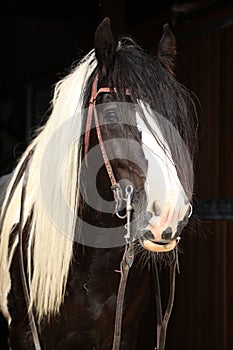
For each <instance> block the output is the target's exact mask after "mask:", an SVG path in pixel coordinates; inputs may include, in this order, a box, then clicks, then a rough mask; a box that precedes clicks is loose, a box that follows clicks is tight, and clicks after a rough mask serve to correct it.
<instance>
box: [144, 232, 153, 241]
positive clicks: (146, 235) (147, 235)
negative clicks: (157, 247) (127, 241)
mask: <svg viewBox="0 0 233 350" xmlns="http://www.w3.org/2000/svg"><path fill="white" fill-rule="evenodd" d="M143 237H144V238H146V239H149V240H154V239H155V237H154V235H153V234H152V232H151V231H149V230H148V231H146V233H144V235H143Z"/></svg>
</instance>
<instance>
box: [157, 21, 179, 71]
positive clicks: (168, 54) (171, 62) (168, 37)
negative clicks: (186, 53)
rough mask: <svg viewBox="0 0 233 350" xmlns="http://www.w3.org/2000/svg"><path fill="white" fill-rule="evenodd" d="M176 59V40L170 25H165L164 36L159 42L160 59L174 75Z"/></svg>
mask: <svg viewBox="0 0 233 350" xmlns="http://www.w3.org/2000/svg"><path fill="white" fill-rule="evenodd" d="M175 57H176V39H175V37H174V35H173V33H172V30H171V28H170V26H169V24H167V23H166V24H164V26H163V35H162V38H161V40H160V42H159V49H158V58H159V60H160V62H162V64H163V65H164V66H165V68H166V69H167V70H168V71H169V72H170V73H172V74H174V68H175Z"/></svg>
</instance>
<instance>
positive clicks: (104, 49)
mask: <svg viewBox="0 0 233 350" xmlns="http://www.w3.org/2000/svg"><path fill="white" fill-rule="evenodd" d="M94 48H95V55H96V59H97V61H98V66H99V69H100V71H101V73H102V74H103V76H105V75H106V74H107V73H108V71H109V69H110V68H111V67H112V66H113V63H114V57H115V52H116V44H115V41H114V38H113V34H112V30H111V22H110V19H109V18H108V17H105V18H104V20H103V21H102V22H101V23H100V25H99V26H98V28H97V29H96V32H95V36H94Z"/></svg>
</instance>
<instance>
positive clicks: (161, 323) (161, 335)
mask: <svg viewBox="0 0 233 350" xmlns="http://www.w3.org/2000/svg"><path fill="white" fill-rule="evenodd" d="M97 82H98V76H97V75H96V76H95V78H94V81H93V84H92V91H91V98H90V101H89V109H88V116H87V122H86V132H85V138H84V155H86V154H87V152H88V147H89V138H90V128H91V123H92V118H93V116H94V121H95V128H96V133H97V137H98V143H99V146H100V149H101V153H102V156H103V159H104V163H105V167H106V170H107V173H108V176H109V179H110V181H111V189H112V191H113V194H114V198H115V201H116V213H117V210H118V208H119V205H120V204H121V202H122V200H125V201H126V215H125V216H120V215H119V217H120V218H122V219H123V218H127V224H126V225H125V228H126V229H127V234H126V235H125V240H126V244H125V251H124V254H123V257H122V260H121V263H120V273H121V279H120V283H119V288H118V294H117V303H116V314H115V326H114V338H113V346H112V350H120V344H121V331H122V319H123V303H124V296H125V290H126V284H127V278H128V274H129V270H130V268H131V266H132V264H133V261H134V243H133V242H132V240H131V237H130V214H131V209H132V207H131V198H132V191H133V189H132V188H131V187H130V186H128V187H126V197H124V196H123V195H122V189H121V186H120V185H119V183H118V182H117V181H116V178H115V175H114V172H113V169H112V166H111V164H110V161H109V159H108V156H107V152H106V149H105V146H104V143H103V139H102V135H101V131H100V125H99V121H98V116H97V111H96V107H95V102H96V98H97V96H98V95H99V94H100V93H102V92H104V93H108V92H112V91H113V92H116V89H115V88H114V89H113V90H111V89H110V88H108V87H103V88H100V89H99V90H98V91H97ZM127 94H129V92H128V90H127ZM34 148H35V147H34ZM33 152H34V149H32V150H30V151H29V153H28V155H27V156H26V158H25V160H24V162H23V163H22V166H21V169H20V171H19V174H18V176H17V178H16V179H15V182H14V184H13V186H12V189H11V194H10V196H9V198H11V196H12V194H13V192H14V189H15V187H16V185H17V183H18V182H19V181H20V179H21V178H22V192H21V206H20V218H19V265H20V273H21V280H22V285H23V292H24V298H25V302H26V306H27V309H28V317H29V323H30V328H31V333H32V337H33V343H34V346H35V349H36V350H41V346H40V341H39V335H38V331H37V327H36V322H35V318H34V314H33V310H32V307H30V299H29V290H28V285H27V280H26V274H25V269H24V256H23V224H24V202H25V195H26V187H27V181H28V174H29V166H30V162H31V158H32V156H33ZM177 256H178V254H177V248H176V249H175V255H174V259H173V262H172V263H171V265H170V295H169V300H168V305H167V309H166V311H165V314H164V317H162V306H161V295H160V287H159V278H158V271H157V267H156V296H155V299H156V310H157V347H156V348H155V349H156V350H164V348H165V339H166V330H167V324H168V321H169V318H170V314H171V310H172V307H173V301H174V292H175V273H176V267H177V263H178V259H177Z"/></svg>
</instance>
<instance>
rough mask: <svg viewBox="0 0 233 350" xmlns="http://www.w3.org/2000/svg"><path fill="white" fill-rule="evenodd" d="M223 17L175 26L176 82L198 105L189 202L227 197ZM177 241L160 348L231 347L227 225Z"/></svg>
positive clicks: (228, 41)
mask: <svg viewBox="0 0 233 350" xmlns="http://www.w3.org/2000/svg"><path fill="white" fill-rule="evenodd" d="M232 14H233V11H232V7H230V8H228V9H227V10H226V11H225V12H222V13H215V14H214V15H213V16H209V15H208V16H204V17H203V18H198V19H196V20H195V19H194V20H193V21H191V23H190V24H189V25H187V24H186V25H183V26H182V27H181V26H180V27H179V28H177V32H178V38H180V40H178V53H179V54H178V67H177V68H178V71H177V74H178V78H179V80H181V81H182V82H183V83H184V84H185V85H186V86H188V87H189V88H190V89H191V90H192V91H193V92H194V93H195V94H196V95H197V96H198V99H199V101H200V105H201V110H200V113H199V116H200V131H199V156H198V164H197V171H196V187H195V196H196V198H197V199H198V198H199V199H221V198H233V184H232V180H233V89H232V84H233V20H232ZM191 226H192V227H193V228H192V232H191V233H190V232H188V231H187V232H186V235H184V238H183V240H182V242H181V247H182V249H183V254H180V270H181V273H180V275H178V277H177V288H176V298H175V306H174V310H173V314H172V318H171V321H170V324H169V327H168V338H167V347H166V349H172V350H178V349H179V350H181V349H188V350H194V349H195V350H201V349H205V350H219V349H224V350H230V349H233V253H232V251H233V220H201V221H200V222H199V223H193V224H192V225H190V228H191Z"/></svg>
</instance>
